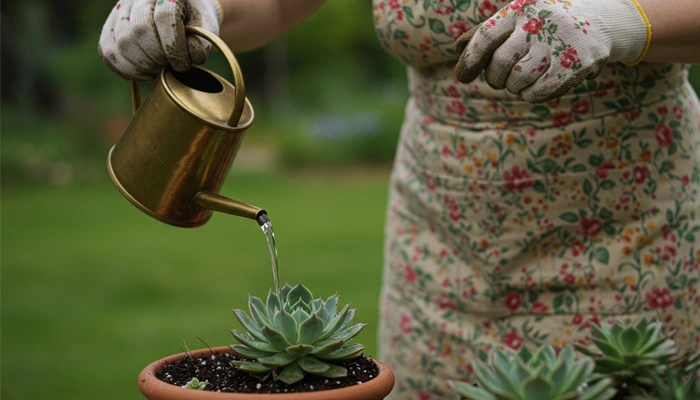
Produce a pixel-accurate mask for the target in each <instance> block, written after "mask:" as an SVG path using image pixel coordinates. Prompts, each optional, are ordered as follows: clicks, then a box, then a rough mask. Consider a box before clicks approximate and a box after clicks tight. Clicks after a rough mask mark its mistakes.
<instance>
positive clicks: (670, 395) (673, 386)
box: [633, 369, 700, 400]
mask: <svg viewBox="0 0 700 400" xmlns="http://www.w3.org/2000/svg"><path fill="white" fill-rule="evenodd" d="M649 377H650V378H651V380H652V381H653V385H652V387H651V388H650V390H649V391H646V390H644V389H642V390H641V392H642V393H641V394H638V395H636V396H634V397H633V399H634V400H689V399H700V381H698V376H697V371H696V370H694V369H693V370H691V371H690V374H689V375H687V376H686V375H684V374H683V372H682V371H681V370H680V369H679V370H676V371H671V370H669V371H668V373H667V374H666V376H665V377H662V376H661V375H659V374H657V373H656V372H653V371H652V372H650V373H649Z"/></svg>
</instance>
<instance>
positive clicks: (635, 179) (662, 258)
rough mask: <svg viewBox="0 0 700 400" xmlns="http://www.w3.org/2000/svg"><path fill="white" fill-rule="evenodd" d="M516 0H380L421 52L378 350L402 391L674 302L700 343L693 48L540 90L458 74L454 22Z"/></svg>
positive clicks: (381, 21)
mask: <svg viewBox="0 0 700 400" xmlns="http://www.w3.org/2000/svg"><path fill="white" fill-rule="evenodd" d="M505 4H507V2H506V1H504V0H490V1H489V0H481V1H479V0H374V7H373V9H374V21H375V25H376V29H377V35H378V37H379V40H380V42H381V44H382V46H383V47H384V48H385V49H386V50H387V51H388V52H390V53H391V54H393V55H394V56H396V57H397V58H399V59H400V60H401V61H402V62H404V63H405V64H407V65H408V81H409V87H410V94H411V95H410V99H409V101H408V105H407V107H406V116H405V120H404V124H403V128H402V131H401V139H400V142H399V145H398V149H397V155H396V161H395V165H394V170H393V173H392V178H391V194H390V204H389V208H388V216H387V225H386V227H387V228H386V242H385V266H384V278H383V289H382V300H381V310H382V318H381V323H380V333H379V340H380V355H379V357H380V359H382V360H383V361H384V362H386V363H388V365H390V366H391V368H392V369H393V370H394V372H395V373H396V378H397V380H396V386H395V389H394V391H393V393H392V396H393V397H392V398H393V399H411V400H413V399H420V400H425V399H452V398H454V395H453V394H451V391H450V389H449V388H448V386H447V385H446V380H448V379H467V380H471V379H472V378H473V377H472V375H471V374H472V369H471V360H473V359H474V358H475V357H478V356H479V354H480V353H482V354H483V353H484V352H485V351H488V349H490V348H492V347H494V346H509V347H512V348H519V347H520V346H523V345H526V344H527V345H532V346H536V345H539V344H541V343H543V342H550V343H552V344H553V345H555V346H564V345H566V344H568V343H572V342H577V343H584V344H587V343H589V339H590V337H589V332H590V329H589V327H590V324H591V323H596V324H598V323H601V322H604V321H612V320H625V321H634V320H636V319H638V318H640V317H648V318H655V319H659V320H661V321H663V322H664V327H665V329H666V331H667V332H676V336H675V338H676V340H677V341H678V343H679V344H680V346H681V347H682V348H684V349H697V348H698V344H700V319H699V317H698V306H699V304H700V293H698V280H699V279H700V269H699V268H698V266H699V261H698V260H700V243H699V242H698V241H699V240H700V203H698V201H697V199H696V196H698V189H700V157H699V156H700V154H698V149H699V147H698V145H699V144H700V143H699V141H700V140H699V139H700V102H699V101H698V98H697V96H696V94H695V93H694V92H693V89H692V88H691V86H690V85H689V83H688V79H687V77H688V69H687V67H686V66H683V65H670V64H668V65H666V64H642V65H640V66H638V67H634V68H629V67H625V66H623V65H622V64H610V65H608V66H607V67H606V68H605V71H604V72H603V73H602V74H601V75H600V76H599V77H598V78H597V79H595V80H593V81H586V82H585V83H584V84H583V85H582V86H581V87H579V88H577V89H574V90H572V91H571V92H570V93H568V94H567V95H565V96H564V97H563V98H561V99H558V100H555V101H551V102H549V103H547V104H539V105H534V104H530V103H526V102H523V101H520V100H519V99H518V98H517V97H516V96H513V95H511V94H509V93H507V92H505V91H501V90H494V89H492V88H490V87H489V86H488V85H487V84H486V83H485V82H484V81H483V80H477V81H475V82H474V83H471V84H462V83H459V82H457V81H455V80H454V77H453V68H454V65H455V60H456V58H457V55H456V54H455V51H454V49H453V42H454V39H455V38H457V37H459V36H460V35H461V34H462V33H463V32H465V31H466V30H468V29H469V28H470V27H472V26H474V25H476V24H478V23H480V22H482V21H484V20H485V19H486V18H488V17H489V16H491V15H493V14H494V13H495V12H496V11H497V10H498V9H499V8H501V7H503V6H504V5H505Z"/></svg>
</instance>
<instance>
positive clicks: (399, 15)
mask: <svg viewBox="0 0 700 400" xmlns="http://www.w3.org/2000/svg"><path fill="white" fill-rule="evenodd" d="M396 20H397V21H403V11H401V10H399V11H397V12H396Z"/></svg>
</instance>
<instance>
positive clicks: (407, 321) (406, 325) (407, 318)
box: [399, 313, 411, 334]
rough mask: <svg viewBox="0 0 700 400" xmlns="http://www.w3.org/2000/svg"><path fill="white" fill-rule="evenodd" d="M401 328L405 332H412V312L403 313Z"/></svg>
mask: <svg viewBox="0 0 700 400" xmlns="http://www.w3.org/2000/svg"><path fill="white" fill-rule="evenodd" d="M399 329H400V330H401V332H403V333H405V334H409V333H411V314H409V313H402V314H401V316H400V317H399Z"/></svg>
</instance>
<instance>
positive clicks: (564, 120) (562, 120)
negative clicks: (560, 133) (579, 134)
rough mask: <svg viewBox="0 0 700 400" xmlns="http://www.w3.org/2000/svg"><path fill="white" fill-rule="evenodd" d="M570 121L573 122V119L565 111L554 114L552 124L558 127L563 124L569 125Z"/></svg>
mask: <svg viewBox="0 0 700 400" xmlns="http://www.w3.org/2000/svg"><path fill="white" fill-rule="evenodd" d="M572 122H574V119H573V118H571V116H570V115H569V114H566V113H562V114H559V115H555V116H554V119H553V120H552V124H553V125H554V127H555V128H559V127H562V126H564V125H569V124H570V123H572Z"/></svg>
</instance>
